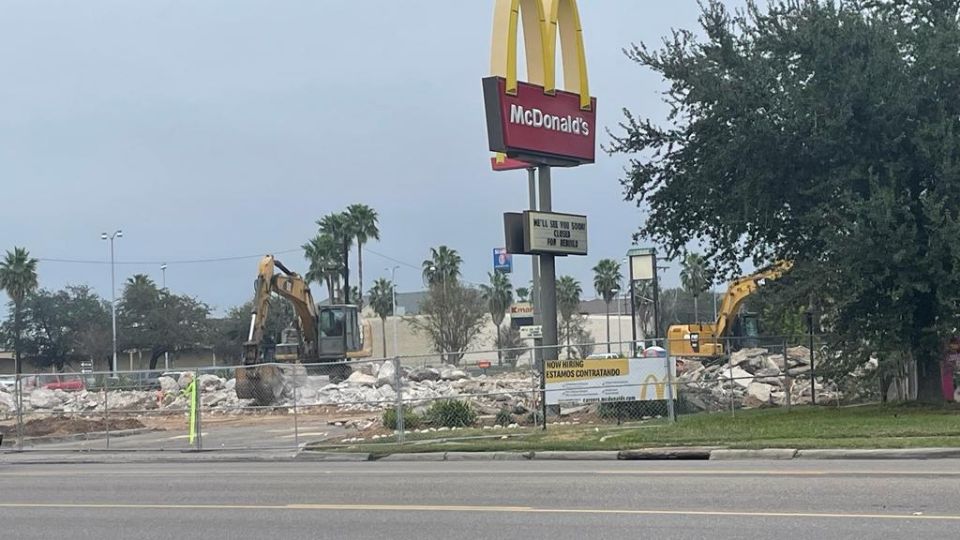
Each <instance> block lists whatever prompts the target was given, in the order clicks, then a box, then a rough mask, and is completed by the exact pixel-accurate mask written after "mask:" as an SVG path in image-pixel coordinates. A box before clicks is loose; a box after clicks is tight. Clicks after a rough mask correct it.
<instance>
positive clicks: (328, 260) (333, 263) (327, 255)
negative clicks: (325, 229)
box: [302, 234, 343, 304]
mask: <svg viewBox="0 0 960 540" xmlns="http://www.w3.org/2000/svg"><path fill="white" fill-rule="evenodd" d="M302 247H303V255H304V257H306V259H307V261H309V263H310V268H309V269H308V270H307V274H306V276H304V277H305V279H306V280H307V281H308V282H311V281H315V282H317V283H324V284H326V286H327V295H328V298H329V299H330V303H331V304H333V303H334V302H335V299H336V297H337V294H336V291H337V290H338V289H339V288H340V276H341V275H342V274H343V258H342V257H341V253H340V245H339V244H338V243H337V241H336V240H334V238H333V237H332V236H330V235H329V234H318V235H317V236H315V237H314V238H313V239H311V240H310V241H309V242H307V243H306V244H304V245H303V246H302Z"/></svg>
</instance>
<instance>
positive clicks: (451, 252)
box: [422, 246, 463, 287]
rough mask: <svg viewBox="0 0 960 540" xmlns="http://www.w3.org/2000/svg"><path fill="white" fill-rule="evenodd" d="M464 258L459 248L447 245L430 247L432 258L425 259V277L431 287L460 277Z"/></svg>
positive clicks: (454, 280)
mask: <svg viewBox="0 0 960 540" xmlns="http://www.w3.org/2000/svg"><path fill="white" fill-rule="evenodd" d="M462 263H463V259H462V258H460V254H459V253H457V250H455V249H450V248H448V247H447V246H440V247H437V248H430V258H429V259H427V260H425V261H423V265H422V267H423V279H424V280H425V281H426V282H427V285H429V286H430V287H435V286H437V285H446V283H447V282H448V281H451V282H456V281H458V280H459V279H460V265H461V264H462Z"/></svg>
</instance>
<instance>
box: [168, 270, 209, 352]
mask: <svg viewBox="0 0 960 540" xmlns="http://www.w3.org/2000/svg"><path fill="white" fill-rule="evenodd" d="M160 276H161V279H162V280H163V281H162V283H163V291H164V292H166V291H167V263H163V264H161V265H160ZM214 363H216V362H214ZM163 369H164V370H166V371H169V370H170V352H169V351H163Z"/></svg>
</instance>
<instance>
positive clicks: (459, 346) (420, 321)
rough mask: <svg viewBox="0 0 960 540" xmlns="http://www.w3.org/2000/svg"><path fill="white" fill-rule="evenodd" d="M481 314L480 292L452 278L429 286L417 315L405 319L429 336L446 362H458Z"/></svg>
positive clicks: (478, 324) (483, 312) (469, 343)
mask: <svg viewBox="0 0 960 540" xmlns="http://www.w3.org/2000/svg"><path fill="white" fill-rule="evenodd" d="M485 314H486V313H485V306H484V302H483V299H482V298H481V297H480V293H479V292H477V291H476V290H474V289H471V288H468V287H464V286H463V285H461V284H460V283H459V282H453V283H448V284H447V285H446V287H432V288H431V289H430V291H429V292H428V293H427V296H426V298H425V299H424V300H423V302H421V304H420V316H418V317H408V318H407V319H406V321H407V324H409V325H410V326H411V327H412V328H413V329H414V331H416V332H418V333H420V334H422V335H424V336H426V337H427V338H428V339H430V341H431V343H433V347H434V350H435V351H437V352H438V353H442V354H443V356H444V361H445V362H446V363H449V364H454V365H459V363H460V360H461V359H463V353H464V352H465V351H466V350H467V348H469V347H470V345H471V344H472V343H473V341H474V339H476V337H477V336H478V335H479V334H480V327H481V326H482V324H483V319H484V315H485Z"/></svg>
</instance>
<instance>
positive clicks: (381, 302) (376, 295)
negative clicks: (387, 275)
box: [370, 278, 397, 356]
mask: <svg viewBox="0 0 960 540" xmlns="http://www.w3.org/2000/svg"><path fill="white" fill-rule="evenodd" d="M393 287H394V285H393V282H391V281H390V280H388V279H383V278H380V279H378V280H377V281H375V282H374V283H373V287H371V288H370V307H371V308H373V311H374V313H376V314H377V316H378V317H380V320H381V321H383V332H380V334H381V337H382V339H383V355H384V356H387V317H389V316H391V315H393V295H394V289H393ZM394 354H397V351H394Z"/></svg>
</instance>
